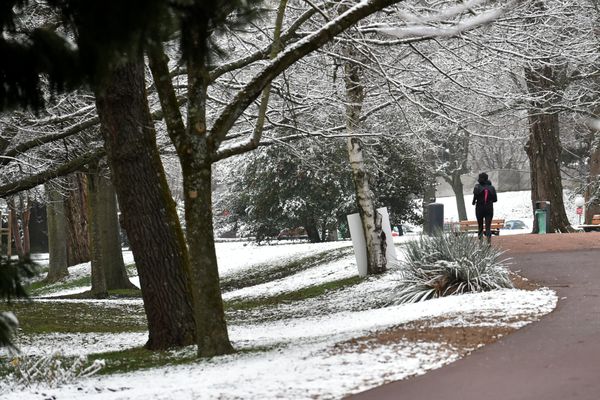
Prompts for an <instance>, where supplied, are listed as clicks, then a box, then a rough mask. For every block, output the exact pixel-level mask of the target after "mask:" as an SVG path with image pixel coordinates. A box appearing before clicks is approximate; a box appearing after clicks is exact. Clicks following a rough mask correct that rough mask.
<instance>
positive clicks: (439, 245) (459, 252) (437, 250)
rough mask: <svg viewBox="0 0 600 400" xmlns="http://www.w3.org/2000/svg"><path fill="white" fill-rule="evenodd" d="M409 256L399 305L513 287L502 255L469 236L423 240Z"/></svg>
mask: <svg viewBox="0 0 600 400" xmlns="http://www.w3.org/2000/svg"><path fill="white" fill-rule="evenodd" d="M405 255H406V257H405V261H404V262H403V265H402V268H403V272H402V277H401V279H400V285H399V287H398V289H397V293H396V296H395V299H394V301H393V303H395V304H401V303H415V302H418V301H423V300H428V299H432V298H436V297H442V296H449V295H453V294H462V293H468V292H483V291H489V290H495V289H503V288H512V287H513V284H512V282H511V280H510V278H509V271H508V269H507V268H506V267H505V264H506V262H507V259H500V257H501V255H502V252H501V251H499V250H498V249H496V248H494V247H492V246H490V245H488V244H487V243H484V242H481V241H480V240H478V239H476V238H473V237H470V236H468V235H466V234H459V235H454V234H451V235H443V234H442V235H438V236H432V237H428V236H422V237H421V238H420V239H419V240H415V241H412V242H408V243H407V246H406V249H405Z"/></svg>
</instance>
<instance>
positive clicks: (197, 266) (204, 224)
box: [182, 145, 233, 357]
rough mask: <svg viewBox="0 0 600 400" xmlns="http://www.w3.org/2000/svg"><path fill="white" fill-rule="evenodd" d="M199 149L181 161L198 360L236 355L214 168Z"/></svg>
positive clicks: (198, 147) (199, 147)
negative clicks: (218, 244) (215, 209)
mask: <svg viewBox="0 0 600 400" xmlns="http://www.w3.org/2000/svg"><path fill="white" fill-rule="evenodd" d="M202 147H203V146H202V145H200V146H196V148H195V150H194V151H193V152H192V154H191V157H190V158H185V159H183V160H182V169H183V187H184V193H185V221H186V227H187V231H186V233H187V240H188V244H189V249H190V263H191V266H192V282H193V287H194V316H195V320H196V333H197V344H198V356H199V357H211V356H214V355H220V354H227V353H231V352H233V347H232V346H231V343H230V342H229V334H228V333H227V324H226V321H225V312H224V308H223V300H222V297H221V287H220V283H219V269H218V266H217V255H216V252H215V243H214V231H213V222H212V221H213V220H212V193H211V192H212V185H211V179H212V177H211V164H210V162H206V163H204V164H201V163H200V162H199V161H201V157H202V156H203V155H205V154H206V153H205V152H204V151H202Z"/></svg>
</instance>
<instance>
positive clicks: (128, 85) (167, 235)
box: [96, 57, 210, 350]
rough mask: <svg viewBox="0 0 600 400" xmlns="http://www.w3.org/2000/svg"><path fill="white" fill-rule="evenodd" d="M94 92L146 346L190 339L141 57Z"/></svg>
mask: <svg viewBox="0 0 600 400" xmlns="http://www.w3.org/2000/svg"><path fill="white" fill-rule="evenodd" d="M96 92H97V93H96V107H97V110H98V115H99V117H100V123H101V132H102V135H103V137H104V141H105V147H106V152H107V156H108V160H109V165H110V169H111V175H112V180H113V184H114V185H115V190H116V192H117V196H118V197H119V205H120V207H121V212H122V213H123V226H124V227H125V230H126V232H127V236H128V238H129V243H130V247H131V249H132V251H133V255H134V259H135V262H136V266H137V270H138V273H139V277H140V285H141V289H142V297H143V300H144V308H145V311H146V316H147V318H148V330H149V339H148V342H147V343H146V347H147V348H148V349H152V350H161V349H167V348H170V347H175V346H185V345H189V344H192V343H194V339H195V337H194V336H195V334H194V329H195V327H194V318H193V312H192V302H191V298H190V286H189V281H188V275H187V274H186V270H187V269H188V268H189V264H188V262H189V261H188V254H187V248H186V245H185V239H184V236H183V231H182V230H181V226H180V224H179V220H178V217H177V212H176V209H175V203H174V202H173V199H172V197H171V193H170V191H169V187H168V185H167V180H166V178H165V173H164V170H163V167H162V163H161V161H160V157H159V154H158V150H157V148H156V139H155V135H156V132H155V130H154V125H153V121H152V119H151V116H150V110H149V108H148V103H147V98H146V90H145V82H144V63H143V59H142V58H141V57H140V58H139V60H137V61H135V62H130V63H128V64H125V65H122V66H120V67H118V68H115V69H114V70H113V72H112V73H111V74H110V77H109V78H108V79H107V81H105V82H104V83H103V85H102V87H101V88H100V89H99V90H97V91H96ZM209 188H210V186H209Z"/></svg>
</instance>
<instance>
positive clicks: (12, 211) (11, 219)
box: [6, 197, 25, 259]
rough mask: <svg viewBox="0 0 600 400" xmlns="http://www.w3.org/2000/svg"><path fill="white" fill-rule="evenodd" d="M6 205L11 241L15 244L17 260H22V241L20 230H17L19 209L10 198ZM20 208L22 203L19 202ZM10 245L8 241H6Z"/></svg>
mask: <svg viewBox="0 0 600 400" xmlns="http://www.w3.org/2000/svg"><path fill="white" fill-rule="evenodd" d="M6 203H7V205H8V209H9V213H8V223H9V224H10V225H11V227H10V232H11V233H12V240H13V241H14V242H15V250H16V252H17V255H18V256H19V259H23V258H24V257H25V255H24V250H23V241H22V240H21V229H19V220H20V219H21V218H20V216H21V214H22V213H21V208H20V206H19V207H17V205H16V204H15V198H14V197H11V198H10V199H8V200H7V202H6ZM20 203H21V206H22V205H23V202H22V201H21V202H20ZM8 242H9V243H10V239H9V241H8Z"/></svg>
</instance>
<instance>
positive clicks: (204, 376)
mask: <svg viewBox="0 0 600 400" xmlns="http://www.w3.org/2000/svg"><path fill="white" fill-rule="evenodd" d="M556 300H557V299H556V296H555V294H554V292H552V291H550V290H548V289H544V290H537V291H533V292H528V291H521V290H500V291H493V292H487V293H472V294H467V295H461V296H451V297H447V298H439V299H433V300H429V301H426V302H422V303H417V304H405V305H400V306H394V307H388V308H381V309H374V310H365V311H361V312H347V311H344V312H339V313H333V314H328V315H327V314H325V315H314V316H308V317H304V318H290V319H287V320H285V321H275V322H272V323H262V324H245V325H233V326H230V337H231V339H232V342H233V343H234V345H235V346H236V347H237V348H238V349H246V350H251V349H259V348H263V347H265V346H267V347H268V348H269V350H266V351H250V352H241V353H237V354H235V355H230V356H222V357H215V358H213V359H210V360H201V361H198V362H196V363H194V364H190V365H180V366H169V367H161V368H155V369H151V370H145V371H137V372H132V373H125V374H115V375H110V376H98V377H92V378H88V379H85V380H82V381H80V382H77V383H76V384H74V385H66V386H64V387H61V388H57V389H44V393H45V395H46V396H47V397H49V398H51V397H52V396H56V398H59V399H62V400H69V399H79V398H81V397H85V398H86V399H88V398H89V399H171V398H194V399H213V398H222V399H237V398H244V399H247V398H253V399H254V398H256V399H259V398H261V399H262V398H285V399H310V398H320V399H333V398H340V397H343V396H344V395H346V394H349V393H354V392H358V391H362V390H366V389H369V388H371V387H374V386H377V385H380V384H382V383H384V382H386V381H390V380H398V379H402V378H405V377H408V376H412V375H416V374H422V373H424V372H426V371H428V370H430V369H433V368H438V367H441V366H443V365H445V364H447V363H449V362H452V361H454V360H456V359H457V358H458V352H456V351H453V349H452V348H451V347H450V346H447V345H442V344H440V343H432V342H409V341H406V340H402V341H399V342H396V343H390V344H379V345H376V344H374V345H371V346H369V348H368V350H367V351H358V350H355V351H348V350H346V351H340V350H338V349H336V347H334V346H335V344H337V343H340V342H344V341H346V340H348V339H351V338H355V337H360V336H362V335H365V334H368V333H370V332H374V331H377V330H382V329H385V328H389V327H394V326H398V325H400V324H404V323H408V322H415V321H417V322H418V321H420V320H431V319H435V318H436V317H440V316H442V315H444V316H447V315H450V316H452V315H455V316H456V317H455V318H453V319H452V318H451V324H456V326H465V324H466V325H469V323H468V320H469V317H473V316H476V315H479V316H484V317H487V318H488V319H489V320H491V321H493V320H494V319H500V320H501V319H502V318H503V316H506V315H523V314H524V313H529V315H530V319H529V321H531V320H534V319H536V318H539V316H541V315H543V314H545V313H548V312H550V311H551V310H552V309H553V308H554V306H555V304H556ZM500 324H502V322H500ZM56 336H57V337H58V336H59V335H56ZM76 336H77V335H73V336H70V337H69V340H70V341H71V342H72V346H71V349H70V350H71V351H73V350H75V349H76V348H77V346H82V347H81V348H79V350H80V351H81V353H80V354H85V353H87V352H89V350H90V347H89V344H88V343H86V340H87V341H92V342H93V343H92V346H94V347H93V350H94V351H97V350H98V349H99V348H101V347H102V343H103V342H106V343H107V345H106V349H107V350H108V349H109V348H110V349H115V347H116V346H119V347H116V348H122V347H121V346H120V345H121V344H122V343H123V342H127V343H128V344H129V345H130V346H132V347H133V346H136V345H139V344H140V342H141V339H142V337H141V335H140V334H120V335H115V338H108V337H105V336H102V335H99V336H98V340H94V339H91V338H90V337H89V336H88V335H80V337H79V338H78V337H76ZM83 337H85V338H86V339H85V340H82V338H83ZM119 340H122V341H123V342H120V341H119ZM44 341H45V342H46V343H45V345H46V346H47V348H48V349H51V348H52V343H53V342H54V341H53V339H52V337H51V336H47V337H46V338H45V340H44ZM59 342H63V339H62V338H61V339H60V340H59ZM96 344H98V346H99V347H98V346H96ZM70 354H72V353H70ZM149 382H151V384H149ZM35 390H36V391H39V388H37V389H35ZM30 395H32V392H28V391H26V392H14V393H6V397H5V398H6V399H21V398H24V397H26V398H27V396H30Z"/></svg>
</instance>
